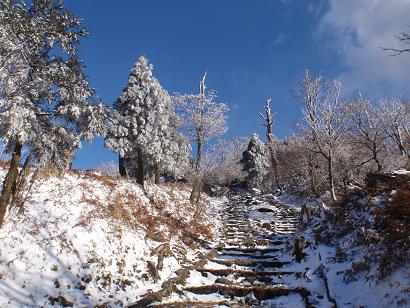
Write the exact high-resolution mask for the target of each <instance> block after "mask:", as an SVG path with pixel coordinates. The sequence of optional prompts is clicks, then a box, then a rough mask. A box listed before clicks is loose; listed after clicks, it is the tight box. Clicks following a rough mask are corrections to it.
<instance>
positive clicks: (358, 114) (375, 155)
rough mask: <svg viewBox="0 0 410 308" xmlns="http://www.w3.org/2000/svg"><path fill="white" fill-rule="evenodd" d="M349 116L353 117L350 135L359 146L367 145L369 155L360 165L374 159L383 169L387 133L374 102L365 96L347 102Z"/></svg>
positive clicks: (378, 168) (378, 166)
mask: <svg viewBox="0 0 410 308" xmlns="http://www.w3.org/2000/svg"><path fill="white" fill-rule="evenodd" d="M346 111H347V114H348V117H349V118H350V119H351V121H350V126H349V131H348V132H349V136H350V138H351V139H352V141H353V143H354V144H355V146H357V147H362V146H363V147H365V149H366V152H368V153H369V157H367V159H366V160H365V161H363V162H360V163H359V165H364V164H366V163H368V162H370V161H373V162H374V163H375V164H376V166H377V171H381V170H382V169H383V165H382V159H381V157H380V155H381V153H382V151H383V150H384V149H385V140H386V138H387V135H386V133H385V131H384V130H383V125H382V119H381V117H380V116H379V113H378V111H377V109H376V108H375V107H374V106H373V105H372V103H371V102H370V101H369V100H367V99H364V98H361V97H360V98H359V99H356V100H353V101H350V102H348V103H347V104H346Z"/></svg>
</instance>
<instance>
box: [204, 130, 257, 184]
mask: <svg viewBox="0 0 410 308" xmlns="http://www.w3.org/2000/svg"><path fill="white" fill-rule="evenodd" d="M248 142H249V140H248V139H247V138H243V137H238V138H233V139H230V140H224V139H220V140H218V141H217V142H216V143H215V144H213V145H212V146H211V147H210V148H209V149H208V150H207V151H206V152H205V155H204V162H203V164H202V165H203V167H202V173H203V178H204V183H205V184H207V185H229V184H232V183H239V182H242V181H243V180H244V177H245V173H244V171H243V166H242V164H241V163H240V162H241V159H242V153H243V152H244V151H245V150H246V148H247V146H248Z"/></svg>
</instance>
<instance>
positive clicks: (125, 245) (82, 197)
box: [0, 170, 222, 307]
mask: <svg viewBox="0 0 410 308" xmlns="http://www.w3.org/2000/svg"><path fill="white" fill-rule="evenodd" d="M2 176H4V170H3V172H2ZM32 179H33V177H32V175H31V176H30V177H29V179H28V182H27V185H26V187H29V186H30V184H32V187H31V192H30V194H27V191H26V190H24V191H23V193H21V194H20V195H18V196H17V202H15V204H14V205H13V207H12V210H11V211H10V213H9V217H8V219H7V222H6V224H5V225H4V226H3V228H2V229H1V230H0V246H1V251H0V277H1V280H0V306H1V307H27V306H42V307H51V306H60V305H61V306H72V305H73V304H74V303H75V306H96V305H102V304H108V305H110V306H122V305H126V304H129V303H133V302H135V301H136V300H137V299H138V298H139V297H140V295H142V294H144V293H146V292H148V291H149V290H152V291H156V290H157V289H159V288H160V286H161V284H162V283H163V282H164V281H166V280H167V279H168V278H170V277H171V276H172V275H173V274H174V272H175V271H176V270H177V269H179V268H181V266H182V265H183V264H186V263H190V262H191V261H193V260H195V259H196V258H198V254H199V253H200V252H201V251H203V248H202V247H203V246H204V245H206V242H207V241H209V240H211V239H212V237H213V236H214V235H215V232H216V230H217V229H218V228H219V226H220V223H219V207H220V205H221V204H222V202H221V200H216V199H210V198H205V199H203V200H202V202H201V203H200V206H199V207H200V208H201V210H200V211H197V210H196V209H195V208H194V207H193V206H192V205H190V203H189V201H188V200H189V191H188V190H187V188H186V187H185V186H184V185H177V184H163V185H159V186H157V185H149V184H147V187H146V191H145V192H144V191H143V190H142V189H141V187H140V186H138V185H136V184H135V183H133V182H132V181H127V180H120V179H115V178H110V177H107V176H102V175H100V174H98V173H96V172H93V171H88V172H80V171H69V172H66V173H65V174H64V175H63V176H58V175H56V174H53V172H51V171H43V172H40V173H39V174H37V175H36V177H35V178H34V181H32ZM25 198H27V200H24V199H25Z"/></svg>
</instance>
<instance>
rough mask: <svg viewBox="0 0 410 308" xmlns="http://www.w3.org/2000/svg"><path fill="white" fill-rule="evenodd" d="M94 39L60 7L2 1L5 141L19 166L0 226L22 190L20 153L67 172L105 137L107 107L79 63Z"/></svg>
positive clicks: (0, 207)
mask: <svg viewBox="0 0 410 308" xmlns="http://www.w3.org/2000/svg"><path fill="white" fill-rule="evenodd" d="M86 34H87V32H86V30H85V29H84V28H83V27H82V26H81V20H80V19H79V18H76V17H75V16H73V15H72V14H71V12H69V11H68V10H67V9H65V8H63V7H62V5H61V3H60V2H56V1H51V0H49V1H46V0H34V1H30V2H29V3H24V2H23V1H22V2H18V3H17V2H15V1H11V0H5V1H0V136H1V140H2V143H3V146H4V148H5V150H6V151H7V152H9V153H12V162H11V165H10V168H9V171H8V174H7V176H6V179H5V181H4V184H3V191H2V196H1V198H0V226H1V224H2V222H3V218H4V215H5V213H6V210H7V205H8V203H9V202H10V199H11V193H12V191H13V190H14V189H15V185H16V179H17V176H18V166H19V160H20V157H21V152H22V149H23V148H24V147H26V148H27V149H28V150H29V151H30V153H31V155H30V157H32V158H33V159H34V161H35V162H37V163H40V164H47V163H50V162H51V163H54V164H56V165H57V166H59V167H60V168H65V167H67V166H68V165H69V164H70V162H71V159H72V153H73V151H74V150H75V149H77V148H79V147H80V146H81V141H82V140H87V141H90V140H91V139H92V138H93V136H94V135H95V134H104V130H105V129H104V119H105V115H106V110H107V109H106V106H104V105H103V104H90V98H91V97H92V96H93V94H94V90H93V89H92V88H90V86H89V84H88V82H87V80H86V77H85V74H84V70H83V64H82V62H81V61H80V59H79V58H78V57H77V45H78V43H79V41H80V38H81V37H83V36H85V35H86Z"/></svg>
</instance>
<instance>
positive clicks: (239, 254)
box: [150, 194, 314, 308]
mask: <svg viewBox="0 0 410 308" xmlns="http://www.w3.org/2000/svg"><path fill="white" fill-rule="evenodd" d="M223 218H224V230H223V234H222V235H221V238H220V243H219V244H218V245H217V246H216V247H215V251H216V253H214V254H213V257H211V258H210V259H209V260H208V261H207V262H206V263H205V262H204V265H203V266H197V267H194V268H192V269H191V270H190V273H189V277H188V278H187V280H186V281H185V284H182V285H179V286H178V287H177V290H174V292H173V293H172V294H170V295H169V296H168V297H165V298H163V299H162V300H161V302H157V303H153V304H151V305H150V307H295V308H296V307H314V306H313V304H312V303H311V301H310V300H309V296H310V292H309V291H308V290H307V289H305V288H303V287H302V286H298V284H297V282H298V279H300V277H301V276H303V275H302V273H300V272H299V273H298V272H295V271H290V270H286V267H287V265H289V264H290V263H292V262H293V260H292V259H291V258H290V256H289V252H285V247H286V242H287V241H288V238H289V234H291V233H292V232H294V231H295V230H296V225H297V221H298V219H297V215H296V212H295V211H294V210H293V209H292V208H289V207H286V206H285V205H282V204H279V203H278V202H277V201H275V200H274V199H265V198H264V197H255V196H253V195H250V194H241V195H235V196H233V197H232V198H231V200H230V202H229V204H228V205H227V207H226V211H225V213H224V217H223ZM298 277H299V278H298ZM301 285H303V283H302V284H301Z"/></svg>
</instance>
